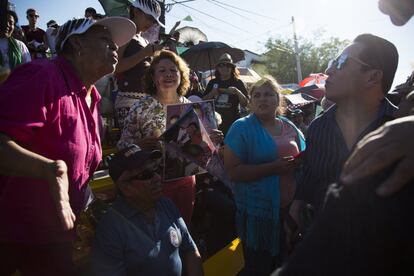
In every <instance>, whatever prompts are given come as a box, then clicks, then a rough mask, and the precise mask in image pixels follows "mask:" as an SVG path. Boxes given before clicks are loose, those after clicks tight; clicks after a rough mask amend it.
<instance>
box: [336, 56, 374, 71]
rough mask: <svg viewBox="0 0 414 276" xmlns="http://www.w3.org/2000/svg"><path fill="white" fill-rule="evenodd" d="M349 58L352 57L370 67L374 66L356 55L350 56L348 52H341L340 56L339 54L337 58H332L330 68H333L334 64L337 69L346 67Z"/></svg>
mask: <svg viewBox="0 0 414 276" xmlns="http://www.w3.org/2000/svg"><path fill="white" fill-rule="evenodd" d="M349 59H352V60H354V61H356V62H358V63H359V64H361V65H363V66H366V67H368V68H372V66H371V65H369V64H368V63H365V62H363V61H362V60H360V59H358V58H355V57H350V56H349V55H348V54H341V55H340V56H338V57H337V58H336V59H333V60H330V61H329V63H328V68H331V67H332V66H334V67H335V68H336V69H337V70H341V69H342V68H344V66H345V65H346V63H347V61H348V60H349Z"/></svg>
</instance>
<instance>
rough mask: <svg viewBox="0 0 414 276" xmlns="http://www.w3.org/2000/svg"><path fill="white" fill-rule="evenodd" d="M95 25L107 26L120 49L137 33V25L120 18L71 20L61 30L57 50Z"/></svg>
mask: <svg viewBox="0 0 414 276" xmlns="http://www.w3.org/2000/svg"><path fill="white" fill-rule="evenodd" d="M95 25H101V26H105V27H106V28H107V29H108V30H109V32H110V33H111V36H112V40H113V42H114V43H115V44H116V45H118V47H121V46H123V45H125V44H126V43H127V42H128V41H130V40H131V38H132V37H133V36H134V35H135V32H136V26H135V23H134V22H132V21H131V20H129V19H127V18H124V17H120V16H112V17H106V18H103V19H100V20H93V19H88V18H81V19H73V20H69V21H68V22H66V23H65V24H63V25H62V26H61V27H60V28H59V34H58V39H57V43H56V50H57V51H60V50H61V49H62V48H63V45H65V42H66V41H67V40H68V38H69V37H70V36H71V35H74V34H83V33H85V32H86V31H87V30H89V28H90V27H92V26H95Z"/></svg>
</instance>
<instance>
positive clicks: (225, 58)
mask: <svg viewBox="0 0 414 276" xmlns="http://www.w3.org/2000/svg"><path fill="white" fill-rule="evenodd" d="M221 63H224V64H232V65H234V63H233V59H232V58H231V55H230V54H228V53H224V54H222V55H221V57H220V58H219V61H218V63H217V64H221Z"/></svg>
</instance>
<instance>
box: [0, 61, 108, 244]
mask: <svg viewBox="0 0 414 276" xmlns="http://www.w3.org/2000/svg"><path fill="white" fill-rule="evenodd" d="M86 93H87V90H86V88H85V86H84V85H83V84H82V83H81V81H80V79H79V77H78V76H77V75H76V73H75V71H74V68H73V67H72V65H71V64H70V63H69V62H68V61H67V60H66V59H64V58H63V57H58V58H56V59H55V60H52V61H49V60H36V61H34V62H31V63H27V64H24V65H22V66H20V67H18V68H16V69H15V71H14V72H13V73H12V74H11V75H10V77H9V78H8V79H7V81H6V82H5V83H4V84H3V85H2V86H0V132H2V133H5V134H6V135H8V136H9V137H11V138H12V139H13V140H15V141H16V142H17V143H19V144H20V145H21V146H22V147H24V148H26V149H28V150H31V151H33V152H36V153H38V154H40V155H43V156H45V157H47V158H50V159H52V160H57V159H61V160H64V161H65V162H66V164H67V166H68V178H69V197H70V204H71V207H72V209H73V211H74V212H75V215H77V216H78V215H79V213H80V211H81V210H82V208H83V207H84V204H85V188H86V187H87V183H88V180H89V179H90V177H91V176H92V174H93V172H94V171H95V169H96V168H97V166H98V163H99V161H100V159H101V155H102V150H101V145H100V138H99V132H98V122H99V119H98V118H99V115H98V110H97V107H98V106H97V104H98V102H99V99H100V96H99V94H98V92H97V90H96V89H95V88H93V89H92V94H91V97H92V104H91V108H89V107H88V106H87V103H86V100H85V97H86ZM15 165H16V166H18V165H19V164H15ZM48 186H49V184H48V183H47V182H45V181H41V180H33V179H29V178H19V177H8V176H0V221H1V223H2V227H0V241H9V242H24V243H47V242H60V241H67V240H70V239H72V238H73V236H74V235H73V233H74V231H68V232H64V231H63V230H62V225H61V222H60V220H59V218H58V216H57V213H56V208H55V205H54V203H53V201H52V198H51V196H50V193H49V188H48Z"/></svg>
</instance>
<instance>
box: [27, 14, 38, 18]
mask: <svg viewBox="0 0 414 276" xmlns="http://www.w3.org/2000/svg"><path fill="white" fill-rule="evenodd" d="M28 16H29V17H32V18H33V17H36V18H39V15H38V14H29V15H28Z"/></svg>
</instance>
